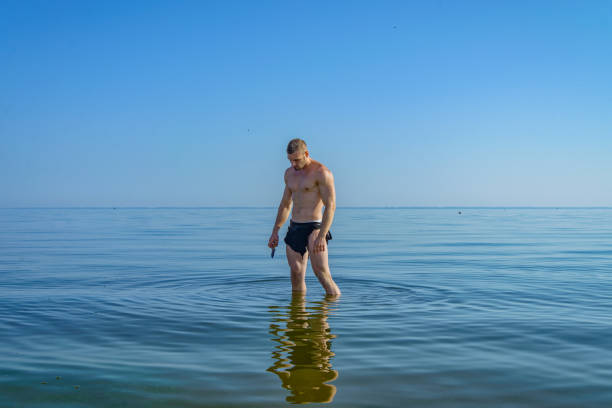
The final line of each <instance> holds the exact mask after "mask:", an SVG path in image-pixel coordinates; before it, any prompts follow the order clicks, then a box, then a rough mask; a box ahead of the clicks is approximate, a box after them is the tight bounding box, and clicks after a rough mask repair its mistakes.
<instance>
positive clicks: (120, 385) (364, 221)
mask: <svg viewBox="0 0 612 408" xmlns="http://www.w3.org/2000/svg"><path fill="white" fill-rule="evenodd" d="M275 216H276V209H274V208H20V209H0V407H2V408H17V407H37V408H38V407H41V408H43V407H44V408H56V407H57V408H60V407H61V408H77V407H78V408H81V407H104V408H107V407H177V408H180V407H194V408H195V407H199V408H203V407H282V406H288V405H293V404H316V405H319V406H320V405H322V404H327V405H329V406H330V407H351V408H353V407H400V406H401V407H417V408H420V407H449V408H458V407H487V408H490V407H495V408H498V407H530V408H531V407H551V408H552V407H554V408H561V407H611V406H612V209H611V208H562V207H561V208H554V207H552V208H459V207H452V208H450V207H449V208H341V207H339V208H338V209H337V210H336V214H335V219H334V223H333V226H332V229H331V232H332V235H333V239H332V240H331V241H330V242H329V262H330V266H331V273H332V276H333V278H334V280H335V281H336V283H337V284H338V286H339V287H340V289H341V291H342V296H340V297H329V296H326V295H325V292H324V291H323V290H322V288H321V286H320V285H319V283H318V281H317V280H316V278H315V277H314V275H313V273H312V270H311V269H310V268H309V270H308V274H307V278H306V283H307V286H308V291H307V293H306V294H305V295H293V294H292V293H291V283H290V278H289V269H288V266H287V260H286V256H285V244H284V243H283V242H282V241H281V244H280V246H279V247H278V248H277V251H276V255H275V257H274V258H272V257H271V256H270V255H271V254H270V249H269V248H268V247H267V242H268V238H269V236H270V232H271V229H272V226H273V222H274V219H275ZM285 230H286V224H285V226H283V229H282V230H281V237H282V236H284V231H285Z"/></svg>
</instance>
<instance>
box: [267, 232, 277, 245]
mask: <svg viewBox="0 0 612 408" xmlns="http://www.w3.org/2000/svg"><path fill="white" fill-rule="evenodd" d="M277 246H278V232H273V233H272V235H270V239H269V240H268V248H276V247H277Z"/></svg>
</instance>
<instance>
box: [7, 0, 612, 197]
mask: <svg viewBox="0 0 612 408" xmlns="http://www.w3.org/2000/svg"><path fill="white" fill-rule="evenodd" d="M293 137H301V138H303V139H305V140H306V141H307V143H308V145H309V148H310V152H311V155H312V156H313V157H314V158H315V159H317V160H320V161H322V162H323V163H325V164H326V165H327V166H328V167H329V168H330V169H331V170H332V171H333V173H334V175H335V179H336V189H337V194H338V197H337V201H338V205H339V206H360V205H363V206H370V205H373V206H379V205H380V206H387V205H389V206H423V205H424V206H429V205H431V206H438V205H440V206H523V205H524V206H611V205H612V1H609V0H608V1H596V0H589V1H578V0H576V1H419V2H410V1H397V2H395V1H312V0H309V1H305V0H290V1H286V0H285V1H178V0H177V1H80V0H79V1H64V0H57V1H51V0H48V1H29V0H16V1H13V0H0V142H1V143H0V207H16V206H225V205H229V206H275V205H277V204H278V201H279V200H280V196H281V193H282V187H283V181H282V174H283V171H284V169H285V168H286V167H287V166H288V165H289V163H288V162H287V160H286V155H285V151H284V149H285V146H286V143H287V141H288V140H289V139H291V138H293Z"/></svg>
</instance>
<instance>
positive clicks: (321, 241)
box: [313, 233, 327, 254]
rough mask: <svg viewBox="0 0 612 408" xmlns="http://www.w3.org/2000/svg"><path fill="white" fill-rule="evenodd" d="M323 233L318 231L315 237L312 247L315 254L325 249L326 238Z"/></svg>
mask: <svg viewBox="0 0 612 408" xmlns="http://www.w3.org/2000/svg"><path fill="white" fill-rule="evenodd" d="M325 235H326V234H325ZM325 235H322V234H320V233H319V236H318V237H317V238H316V239H315V242H314V248H313V250H314V253H315V254H316V253H317V252H325V250H326V249H327V240H326V239H325Z"/></svg>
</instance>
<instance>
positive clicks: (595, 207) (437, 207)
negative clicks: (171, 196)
mask: <svg viewBox="0 0 612 408" xmlns="http://www.w3.org/2000/svg"><path fill="white" fill-rule="evenodd" d="M275 208H278V206H241V205H227V206H219V205H211V206H138V205H137V206H17V207H0V210H70V209H73V210H78V209H82V210H86V209H91V210H93V209H101V210H102V209H113V210H117V209H150V210H154V209H275ZM464 208H465V209H470V208H471V209H612V206H605V205H604V206H601V205H593V206H589V205H586V206H585V205H578V206H576V205H542V206H539V205H508V206H504V205H483V206H481V205H468V206H461V205H418V206H411V205H408V206H405V205H372V206H370V205H357V206H340V207H336V209H464Z"/></svg>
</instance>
